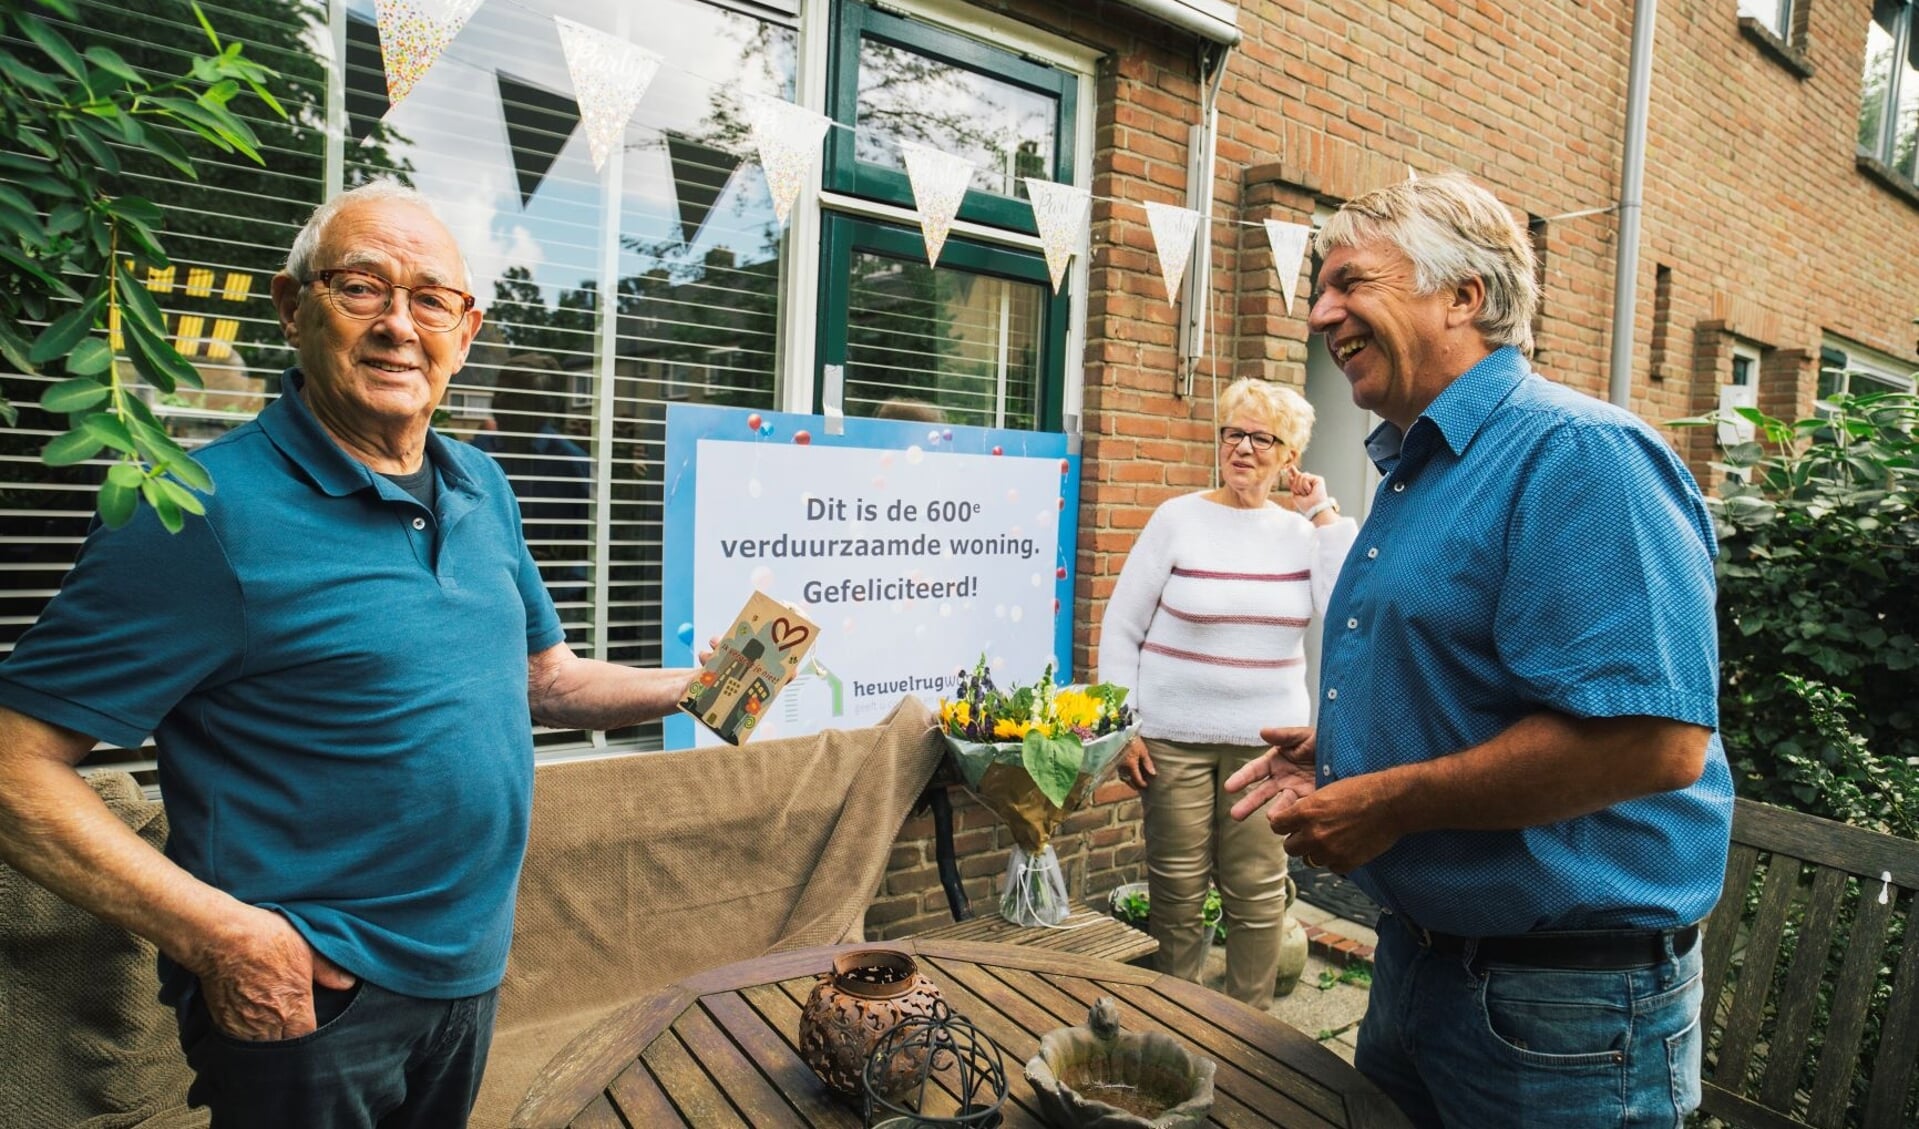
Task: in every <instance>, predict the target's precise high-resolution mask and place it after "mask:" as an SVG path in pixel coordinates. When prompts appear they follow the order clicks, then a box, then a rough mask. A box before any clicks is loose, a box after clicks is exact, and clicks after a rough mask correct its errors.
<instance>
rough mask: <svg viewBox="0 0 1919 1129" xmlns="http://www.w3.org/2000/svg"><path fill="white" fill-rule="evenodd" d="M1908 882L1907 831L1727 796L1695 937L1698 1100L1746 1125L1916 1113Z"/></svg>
mask: <svg viewBox="0 0 1919 1129" xmlns="http://www.w3.org/2000/svg"><path fill="white" fill-rule="evenodd" d="M1915 889H1919V843H1915V842H1913V841H1911V840H1908V839H1900V838H1897V837H1895V836H1891V835H1881V834H1877V833H1875V832H1871V831H1865V830H1862V829H1860V828H1856V827H1849V826H1847V825H1845V824H1841V823H1834V822H1832V821H1830V820H1825V819H1817V818H1814V817H1812V816H1809V815H1804V814H1801V813H1798V812H1793V811H1787V810H1784V809H1781V808H1775V807H1769V806H1767V805H1765V804H1758V803H1753V802H1751V801H1748V800H1739V801H1737V807H1736V809H1735V812H1734V816H1733V833H1732V855H1731V857H1730V859H1729V860H1728V861H1727V865H1726V884H1725V890H1724V893H1723V894H1722V895H1721V897H1720V900H1719V905H1718V908H1716V909H1715V910H1714V911H1713V914H1712V917H1711V919H1710V920H1709V921H1708V923H1707V926H1706V934H1705V951H1704V962H1705V1006H1704V1008H1703V1015H1704V1018H1703V1021H1704V1022H1705V1023H1706V1024H1707V1032H1706V1035H1707V1039H1706V1058H1705V1065H1704V1070H1703V1074H1704V1080H1703V1081H1704V1095H1703V1097H1704V1101H1703V1104H1702V1106H1701V1108H1702V1109H1703V1111H1704V1112H1706V1113H1708V1114H1711V1115H1712V1116H1714V1117H1718V1118H1720V1119H1722V1120H1724V1121H1726V1122H1728V1123H1730V1124H1732V1125H1735V1126H1742V1127H1743V1126H1750V1127H1753V1129H1786V1127H1813V1129H1838V1127H1839V1126H1842V1125H1861V1126H1864V1127H1865V1129H1894V1127H1895V1126H1902V1127H1903V1126H1912V1125H1919V1116H1915V1113H1916V1112H1919V1095H1915V1093H1914V1092H1913V1090H1914V1087H1913V1081H1914V1077H1913V1076H1914V1063H1915V1060H1919V915H1915V914H1914V912H1913V911H1914V900H1915V899H1914V890H1915ZM1901 937H1903V943H1901V944H1895V942H1898V941H1899V939H1900V938H1901Z"/></svg>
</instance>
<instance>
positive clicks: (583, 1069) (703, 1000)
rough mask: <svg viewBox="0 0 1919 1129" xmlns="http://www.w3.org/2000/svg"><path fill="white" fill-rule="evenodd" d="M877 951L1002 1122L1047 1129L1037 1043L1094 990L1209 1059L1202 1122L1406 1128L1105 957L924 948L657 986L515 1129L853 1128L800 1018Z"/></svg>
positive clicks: (1266, 1039) (1368, 1094)
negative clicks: (924, 991)
mask: <svg viewBox="0 0 1919 1129" xmlns="http://www.w3.org/2000/svg"><path fill="white" fill-rule="evenodd" d="M875 947H884V948H892V949H898V950H901V951H904V952H908V953H911V954H913V956H914V957H915V959H917V960H918V961H919V964H920V971H921V972H922V973H924V974H925V975H926V976H927V977H928V978H929V979H930V980H932V981H933V982H934V983H935V984H937V985H938V986H939V989H940V991H941V993H942V994H943V995H944V996H945V998H946V1002H947V1003H948V1004H949V1005H951V1007H952V1008H953V1010H954V1011H955V1012H957V1013H958V1014H960V1015H962V1016H964V1017H966V1018H967V1019H969V1020H971V1021H972V1022H973V1023H974V1024H975V1025H977V1027H978V1028H979V1029H980V1031H981V1032H982V1033H983V1034H984V1035H985V1036H986V1037H987V1038H988V1039H990V1040H992V1042H993V1044H994V1045H995V1046H997V1047H998V1048H999V1051H1000V1054H1001V1057H1002V1060H1003V1062H1004V1065H1005V1068H1006V1076H1007V1081H1008V1083H1009V1088H1008V1091H1007V1100H1006V1104H1005V1106H1004V1107H1003V1112H1004V1114H1005V1121H1004V1125H1006V1126H1007V1127H1009V1129H1032V1127H1039V1126H1043V1125H1044V1122H1042V1121H1041V1120H1040V1119H1039V1116H1038V1113H1037V1106H1036V1105H1035V1103H1034V1100H1033V1093H1032V1089H1031V1087H1029V1086H1028V1085H1027V1084H1026V1080H1025V1077H1024V1074H1023V1068H1024V1066H1025V1063H1026V1060H1027V1059H1028V1058H1030V1057H1031V1056H1032V1055H1033V1054H1034V1053H1035V1052H1036V1051H1037V1050H1038V1048H1039V1037H1040V1035H1041V1034H1043V1033H1045V1032H1047V1031H1050V1030H1053V1029H1054V1028H1057V1027H1065V1026H1072V1025H1077V1024H1079V1023H1082V1022H1084V1021H1085V1019H1086V1010H1087V1008H1088V1007H1089V1006H1091V1005H1092V1003H1093V1002H1094V1001H1095V1000H1097V999H1098V998H1099V997H1101V996H1112V997H1114V998H1115V999H1117V1000H1118V1001H1119V1004H1120V1020H1121V1025H1122V1027H1124V1028H1127V1029H1131V1030H1142V1029H1156V1030H1160V1031H1164V1032H1167V1033H1168V1034H1171V1035H1174V1036H1176V1037H1177V1038H1179V1039H1180V1040H1181V1041H1182V1042H1184V1043H1185V1044H1186V1045H1187V1046H1188V1047H1190V1048H1191V1049H1192V1050H1194V1051H1196V1052H1197V1053H1199V1054H1201V1055H1203V1056H1205V1057H1207V1058H1210V1059H1212V1060H1213V1061H1214V1062H1216V1063H1217V1064H1218V1067H1219V1070H1218V1074H1217V1075H1216V1076H1215V1078H1214V1086H1215V1090H1216V1096H1215V1098H1214V1102H1213V1111H1212V1121H1211V1124H1215V1125H1222V1126H1253V1125H1280V1126H1288V1127H1299V1129H1342V1127H1353V1129H1362V1127H1364V1129H1375V1127H1377V1129H1393V1127H1401V1126H1405V1125H1406V1121H1405V1119H1404V1118H1403V1117H1401V1115H1400V1114H1399V1112H1398V1110H1397V1109H1395V1108H1394V1107H1393V1105H1392V1102H1391V1101H1390V1100H1389V1099H1388V1098H1387V1097H1386V1096H1385V1095H1384V1094H1383V1093H1381V1092H1380V1091H1379V1090H1378V1089H1377V1088H1376V1087H1374V1086H1373V1084H1372V1083H1370V1082H1368V1081H1367V1080H1366V1079H1365V1078H1364V1077H1362V1076H1361V1075H1360V1074H1359V1072H1358V1071H1356V1070H1354V1069H1353V1068H1352V1067H1351V1066H1349V1065H1347V1064H1346V1063H1345V1062H1344V1061H1343V1060H1342V1059H1340V1058H1339V1056H1337V1055H1335V1054H1333V1052H1331V1051H1329V1050H1327V1049H1326V1048H1325V1047H1322V1046H1320V1045H1319V1044H1318V1043H1317V1042H1315V1041H1313V1040H1312V1039H1311V1038H1308V1037H1307V1036H1306V1035H1303V1034H1301V1033H1300V1032H1298V1031H1296V1030H1294V1029H1293V1028H1291V1027H1289V1026H1287V1025H1286V1024H1284V1023H1282V1022H1280V1021H1279V1020H1277V1019H1274V1018H1273V1017H1271V1016H1269V1015H1267V1014H1266V1013H1264V1012H1261V1011H1255V1010H1254V1009H1252V1008H1250V1007H1247V1006H1246V1005H1244V1004H1241V1003H1239V1002H1238V1001H1236V1000H1232V999H1230V998H1228V997H1226V996H1222V995H1220V994H1219V993H1217V992H1212V991H1208V990H1207V989H1205V988H1201V987H1199V986H1197V985H1194V984H1190V983H1187V982H1186V981H1183V980H1178V979H1175V978H1173V977H1170V976H1164V975H1161V974H1160V973H1157V972H1152V971H1149V970H1147V969H1141V968H1135V967H1133V966H1131V965H1125V964H1118V963H1115V962H1112V961H1107V960H1099V959H1095V958H1090V957H1083V956H1078V955H1074V954H1070V953H1060V952H1055V951H1051V950H1048V949H1040V948H1033V947H1031V946H1024V945H992V944H980V943H977V942H966V941H947V940H937V939H932V940H929V939H906V940H899V941H889V942H884V943H883V944H880V945H845V946H839V947H835V948H815V949H800V950H796V951H793V952H788V953H777V954H774V955H772V956H766V957H761V958H758V959H756V960H749V961H742V962H741V963H738V964H731V965H727V966H726V967H724V968H718V969H713V970H711V971H708V972H701V973H698V974H696V975H693V976H690V977H688V978H686V979H685V980H682V981H680V982H679V983H677V984H672V985H669V986H667V987H665V988H662V989H660V990H658V991H656V992H653V993H651V994H650V995H648V996H646V997H645V998H643V999H640V1000H638V1001H636V1002H635V1003H633V1004H631V1005H629V1006H627V1007H625V1008H623V1009H621V1010H620V1011H617V1012H614V1013H613V1014H611V1015H609V1016H608V1017H606V1018H605V1019H603V1020H602V1021H600V1022H599V1023H598V1024H596V1025H594V1026H593V1027H592V1028H590V1029H588V1030H587V1031H585V1032H583V1033H582V1034H581V1035H580V1036H579V1037H577V1038H575V1039H574V1040H573V1042H572V1043H570V1044H568V1045H567V1047H566V1048H565V1049H564V1050H562V1051H561V1052H560V1053H559V1054H558V1055H556V1056H554V1059H553V1061H552V1062H550V1063H548V1064H547V1066H546V1068H545V1069H544V1070H543V1071H542V1072H541V1074H540V1076H539V1078H538V1079H537V1080H536V1081H535V1082H534V1084H533V1086H532V1088H531V1089H530V1090H529V1091H528V1093H527V1097H526V1100H525V1102H524V1103H522V1104H521V1106H520V1109H519V1112H517V1113H516V1114H515V1115H514V1117H513V1125H514V1126H516V1127H525V1129H563V1127H565V1129H624V1127H626V1126H647V1127H649V1129H650V1127H652V1126H669V1125H690V1126H695V1127H696V1129H722V1127H728V1126H742V1125H747V1126H832V1127H842V1129H857V1127H858V1126H859V1125H860V1115H859V1111H858V1110H857V1109H855V1108H853V1107H852V1106H849V1105H846V1104H842V1102H841V1101H839V1100H838V1099H837V1098H836V1097H835V1096H834V1095H833V1093H832V1092H831V1091H829V1090H828V1089H827V1088H826V1086H825V1085H824V1083H822V1082H821V1081H820V1080H819V1078H818V1077H817V1076H816V1075H815V1074H814V1073H813V1072H812V1070H810V1069H808V1068H807V1066H806V1064H805V1063H803V1062H802V1061H801V1060H800V1056H799V1052H798V1050H797V1047H798V1045H799V1025H800V1009H801V1007H802V1006H803V1005H804V1004H805V1002H806V997H807V995H808V994H809V993H810V992H812V990H813V985H814V982H815V980H816V978H817V976H818V974H819V973H822V972H824V971H826V970H827V968H828V967H829V966H830V965H831V963H832V959H833V956H834V954H836V953H839V952H843V951H846V950H847V949H851V948H875ZM947 1100H948V1101H949V1104H950V1098H949V1099H947ZM927 1112H929V1113H933V1112H938V1111H936V1110H934V1109H932V1108H930V1107H929V1108H928V1111H927ZM948 1112H950V1111H948Z"/></svg>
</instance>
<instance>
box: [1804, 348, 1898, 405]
mask: <svg viewBox="0 0 1919 1129" xmlns="http://www.w3.org/2000/svg"><path fill="white" fill-rule="evenodd" d="M1820 344H1821V346H1822V348H1821V350H1820V352H1821V355H1822V357H1823V355H1824V354H1825V353H1827V352H1833V353H1844V354H1845V356H1846V364H1845V367H1844V368H1843V369H1841V370H1839V387H1838V388H1837V389H1835V390H1834V391H1837V392H1844V393H1853V392H1854V389H1853V388H1852V374H1853V373H1860V374H1862V375H1866V376H1870V377H1871V378H1872V379H1873V380H1874V381H1876V382H1878V383H1882V384H1886V385H1888V386H1890V387H1891V388H1892V389H1893V390H1895V391H1903V392H1913V391H1919V387H1916V385H1919V381H1915V379H1914V370H1915V369H1919V364H1915V363H1914V362H1912V361H1909V360H1902V359H1900V358H1898V357H1895V356H1893V355H1892V354H1891V353H1883V352H1880V351H1879V350H1878V349H1874V348H1873V347H1872V346H1870V345H1861V344H1859V343H1858V342H1856V341H1848V340H1846V339H1845V338H1843V337H1835V336H1833V335H1832V334H1827V335H1826V336H1825V337H1824V339H1823V340H1822V341H1821V342H1820ZM1826 369H1827V366H1826V365H1825V363H1824V361H1823V360H1822V361H1821V363H1820V373H1821V375H1823V374H1824V373H1825V371H1826ZM1815 408H1816V410H1817V412H1818V414H1819V415H1821V416H1824V415H1827V414H1829V413H1830V412H1831V411H1832V404H1831V403H1830V402H1828V401H1827V400H1825V399H1823V398H1821V399H1819V400H1818V401H1817V402H1816V404H1815Z"/></svg>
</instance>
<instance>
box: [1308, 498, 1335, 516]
mask: <svg viewBox="0 0 1919 1129" xmlns="http://www.w3.org/2000/svg"><path fill="white" fill-rule="evenodd" d="M1325 510H1331V511H1333V512H1334V513H1338V512H1339V499H1337V498H1327V499H1326V500H1325V501H1323V502H1321V503H1319V504H1318V505H1316V506H1313V507H1312V508H1311V509H1308V510H1307V511H1306V512H1305V513H1303V514H1301V515H1299V516H1301V517H1303V518H1305V519H1306V520H1307V521H1311V520H1313V519H1314V518H1316V517H1318V516H1319V515H1320V513H1321V512H1322V511H1325Z"/></svg>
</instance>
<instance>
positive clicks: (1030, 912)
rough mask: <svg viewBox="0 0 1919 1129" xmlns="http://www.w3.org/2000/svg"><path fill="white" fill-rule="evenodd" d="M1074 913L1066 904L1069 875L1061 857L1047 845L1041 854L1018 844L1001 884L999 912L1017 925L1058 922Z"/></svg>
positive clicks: (1051, 846)
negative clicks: (1065, 870)
mask: <svg viewBox="0 0 1919 1129" xmlns="http://www.w3.org/2000/svg"><path fill="white" fill-rule="evenodd" d="M1069 912H1071V911H1070V910H1069V909H1068V907H1067V905H1066V875H1064V874H1062V873H1060V869H1059V856H1058V855H1056V854H1054V853H1053V845H1052V844H1051V843H1048V844H1046V845H1045V846H1044V847H1041V848H1040V851H1039V853H1038V854H1037V855H1029V854H1027V853H1026V851H1025V850H1024V849H1023V848H1021V847H1019V846H1017V845H1015V846H1014V847H1013V856H1012V858H1011V859H1010V860H1009V861H1008V863H1007V867H1006V883H1005V885H1003V886H1001V887H1000V893H999V915H1000V916H1001V917H1003V918H1005V919H1006V920H1008V921H1010V922H1012V923H1013V924H1015V925H1058V924H1059V923H1060V922H1062V921H1065V920H1066V915H1067V914H1068V913H1069Z"/></svg>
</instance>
